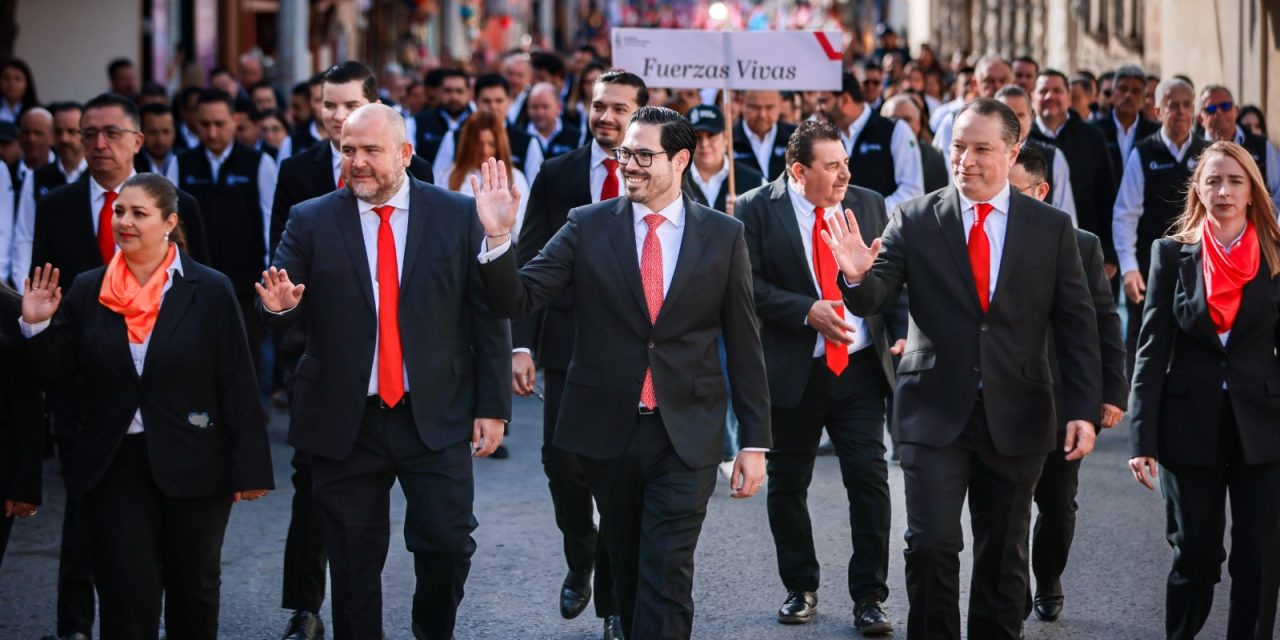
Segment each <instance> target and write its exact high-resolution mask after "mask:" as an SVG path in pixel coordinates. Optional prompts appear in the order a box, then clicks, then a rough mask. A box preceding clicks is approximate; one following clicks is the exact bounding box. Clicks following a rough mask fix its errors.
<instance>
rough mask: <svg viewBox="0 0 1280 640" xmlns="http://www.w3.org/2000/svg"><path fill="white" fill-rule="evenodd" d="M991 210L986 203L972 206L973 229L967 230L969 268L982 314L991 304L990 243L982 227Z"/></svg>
mask: <svg viewBox="0 0 1280 640" xmlns="http://www.w3.org/2000/svg"><path fill="white" fill-rule="evenodd" d="M992 209H994V207H992V206H991V205H990V204H989V203H986V202H979V203H978V204H975V205H973V213H974V217H973V228H972V229H969V267H970V268H972V269H973V283H974V284H975V285H977V289H978V290H977V294H978V304H981V305H982V312H983V313H986V312H987V305H989V304H991V243H990V242H988V241H987V230H986V229H985V228H983V226H982V225H983V223H984V222H986V220H987V214H989V213H991V210H992Z"/></svg>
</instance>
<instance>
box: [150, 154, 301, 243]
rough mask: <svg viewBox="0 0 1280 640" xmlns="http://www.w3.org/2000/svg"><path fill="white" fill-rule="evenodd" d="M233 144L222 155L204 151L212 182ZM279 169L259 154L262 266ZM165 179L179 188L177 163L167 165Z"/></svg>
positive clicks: (268, 239) (268, 237)
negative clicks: (211, 173) (210, 170)
mask: <svg viewBox="0 0 1280 640" xmlns="http://www.w3.org/2000/svg"><path fill="white" fill-rule="evenodd" d="M234 147H235V144H234V143H233V144H229V145H227V148H226V149H223V150H222V153H220V154H218V155H216V156H215V155H213V152H212V151H209V149H207V148H206V149H205V150H204V157H205V158H207V159H208V160H209V167H210V168H211V169H212V170H213V181H214V182H215V183H216V182H217V181H218V174H219V173H220V172H221V171H222V164H223V163H224V162H226V161H227V158H228V157H229V156H230V155H231V150H232V149H233V148H234ZM278 172H279V169H278V168H276V161H275V160H272V159H271V156H270V155H268V154H265V153H263V154H261V157H260V158H259V159H258V208H259V209H261V212H262V260H263V266H264V267H265V266H267V264H268V263H269V260H268V259H269V256H268V255H267V254H268V253H269V252H268V251H267V247H270V246H271V205H272V204H273V202H272V201H273V200H274V199H275V194H276V178H277V175H278ZM165 177H166V178H168V179H169V182H172V183H173V184H175V185H178V187H179V188H181V186H182V184H181V183H180V182H178V163H176V162H174V163H171V164H170V165H169V171H168V172H167V173H165Z"/></svg>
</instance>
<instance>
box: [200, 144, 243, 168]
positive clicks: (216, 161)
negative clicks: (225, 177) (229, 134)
mask: <svg viewBox="0 0 1280 640" xmlns="http://www.w3.org/2000/svg"><path fill="white" fill-rule="evenodd" d="M235 146H236V143H234V142H232V143H231V144H229V145H227V148H226V149H223V150H222V153H219V154H218V155H216V156H215V155H213V152H212V151H210V150H209V147H205V148H204V155H205V157H206V158H208V159H209V163H210V164H212V165H214V166H216V167H221V166H222V163H224V162H226V161H227V158H228V157H229V156H230V155H231V150H232V149H233V148H234V147H235Z"/></svg>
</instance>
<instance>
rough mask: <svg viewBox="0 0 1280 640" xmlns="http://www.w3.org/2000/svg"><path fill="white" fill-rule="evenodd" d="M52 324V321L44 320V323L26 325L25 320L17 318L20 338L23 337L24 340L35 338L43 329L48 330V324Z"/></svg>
mask: <svg viewBox="0 0 1280 640" xmlns="http://www.w3.org/2000/svg"><path fill="white" fill-rule="evenodd" d="M52 322H53V320H45V321H44V322H37V323H35V324H27V321H26V320H23V319H22V317H19V318H18V328H19V329H21V330H22V337H24V338H34V337H36V336H38V335H40V332H42V331H44V330H45V329H48V328H49V324H50V323H52Z"/></svg>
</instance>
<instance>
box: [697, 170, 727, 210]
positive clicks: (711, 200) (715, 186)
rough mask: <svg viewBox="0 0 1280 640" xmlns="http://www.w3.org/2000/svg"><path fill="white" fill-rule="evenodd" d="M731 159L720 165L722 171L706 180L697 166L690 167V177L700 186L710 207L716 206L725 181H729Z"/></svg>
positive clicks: (699, 188)
mask: <svg viewBox="0 0 1280 640" xmlns="http://www.w3.org/2000/svg"><path fill="white" fill-rule="evenodd" d="M729 162H731V161H730V160H729V158H725V160H724V164H722V165H720V170H719V171H717V172H715V173H713V174H711V177H709V178H707V179H706V180H703V179H702V172H701V171H698V168H697V167H696V166H693V167H689V177H690V178H692V179H693V183H694V184H696V185H698V190H699V191H701V192H702V197H704V198H706V199H707V206H708V207H715V206H716V198H718V197H719V196H720V187H722V186H724V182H725V180H728V179H729Z"/></svg>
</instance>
